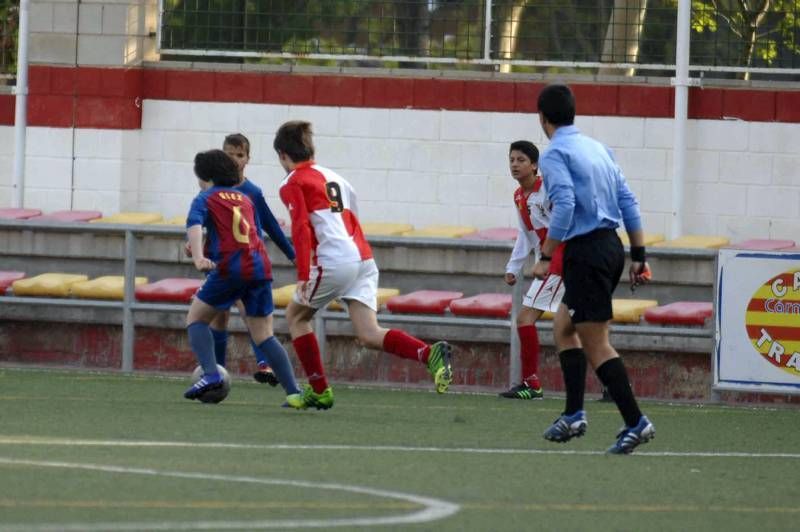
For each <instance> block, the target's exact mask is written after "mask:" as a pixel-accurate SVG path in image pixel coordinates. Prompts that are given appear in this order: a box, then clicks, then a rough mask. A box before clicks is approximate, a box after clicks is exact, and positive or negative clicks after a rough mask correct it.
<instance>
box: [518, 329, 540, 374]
mask: <svg viewBox="0 0 800 532" xmlns="http://www.w3.org/2000/svg"><path fill="white" fill-rule="evenodd" d="M517 333H518V334H519V343H520V350H519V357H520V359H521V362H522V382H524V383H527V385H528V386H530V387H531V388H541V387H542V385H541V383H540V382H539V377H538V376H537V375H536V374H537V373H539V334H538V333H537V332H536V325H523V326H522V327H517Z"/></svg>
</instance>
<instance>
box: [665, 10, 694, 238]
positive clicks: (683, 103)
mask: <svg viewBox="0 0 800 532" xmlns="http://www.w3.org/2000/svg"><path fill="white" fill-rule="evenodd" d="M691 14H692V6H691V1H690V0H679V2H678V20H677V32H678V35H677V42H676V44H675V77H674V78H672V84H673V85H674V86H675V113H674V116H673V128H674V130H673V143H672V160H673V164H672V220H671V224H670V238H678V237H679V236H681V235H682V234H683V182H684V179H685V174H686V122H687V119H688V109H689V85H690V84H691V80H690V79H689V39H690V33H691V32H690V31H689V25H690V24H691Z"/></svg>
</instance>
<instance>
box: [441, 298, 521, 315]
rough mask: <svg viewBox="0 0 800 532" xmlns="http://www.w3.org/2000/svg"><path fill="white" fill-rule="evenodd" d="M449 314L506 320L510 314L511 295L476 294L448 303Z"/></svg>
mask: <svg viewBox="0 0 800 532" xmlns="http://www.w3.org/2000/svg"><path fill="white" fill-rule="evenodd" d="M450 312H452V313H453V314H455V315H457V316H487V317H490V318H507V317H508V316H509V315H510V314H511V294H478V295H476V296H472V297H464V298H462V299H455V300H453V301H451V302H450Z"/></svg>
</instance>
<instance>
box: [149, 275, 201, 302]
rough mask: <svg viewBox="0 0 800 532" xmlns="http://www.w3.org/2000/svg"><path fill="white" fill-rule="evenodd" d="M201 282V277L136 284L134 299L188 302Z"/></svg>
mask: <svg viewBox="0 0 800 532" xmlns="http://www.w3.org/2000/svg"><path fill="white" fill-rule="evenodd" d="M202 284H203V281H202V280H201V279H183V278H168V279H161V280H160V281H156V282H155V283H149V284H144V285H139V286H137V287H136V299H138V300H139V301H156V302H159V303H188V302H189V301H191V299H192V296H194V294H195V293H196V292H197V289H198V288H200V286H202Z"/></svg>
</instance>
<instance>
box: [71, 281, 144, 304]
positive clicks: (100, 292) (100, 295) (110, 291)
mask: <svg viewBox="0 0 800 532" xmlns="http://www.w3.org/2000/svg"><path fill="white" fill-rule="evenodd" d="M134 284H135V285H144V284H147V277H137V278H136V279H135V281H134ZM70 293H71V294H72V295H73V296H74V297H77V298H80V299H116V300H120V301H121V300H122V299H123V298H124V297H125V277H123V276H122V275H104V276H102V277H97V278H96V279H92V280H90V281H78V282H76V283H73V284H72V285H71V286H70Z"/></svg>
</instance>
